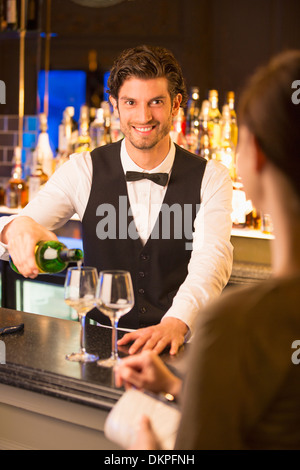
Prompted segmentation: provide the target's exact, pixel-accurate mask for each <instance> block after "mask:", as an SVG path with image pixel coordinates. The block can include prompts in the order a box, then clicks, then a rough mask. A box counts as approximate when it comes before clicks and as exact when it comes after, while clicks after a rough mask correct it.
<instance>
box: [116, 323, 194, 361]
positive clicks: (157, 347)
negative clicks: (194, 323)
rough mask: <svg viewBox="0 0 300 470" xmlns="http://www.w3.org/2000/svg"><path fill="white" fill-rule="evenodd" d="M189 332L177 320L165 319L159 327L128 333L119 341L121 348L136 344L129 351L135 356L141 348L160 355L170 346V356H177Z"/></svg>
mask: <svg viewBox="0 0 300 470" xmlns="http://www.w3.org/2000/svg"><path fill="white" fill-rule="evenodd" d="M187 332H188V327H187V325H186V324H185V323H184V322H182V321H181V320H178V319H177V318H173V317H167V318H164V319H163V320H162V321H161V322H160V323H159V324H158V325H154V326H149V327H147V328H140V329H138V330H136V331H133V332H131V333H127V334H126V335H124V336H123V338H122V339H120V340H119V341H118V344H119V345H120V346H123V345H124V344H128V343H130V342H132V341H134V343H133V344H132V345H131V347H130V349H129V354H135V353H136V352H137V351H139V350H140V349H141V348H142V350H143V351H145V350H153V351H154V352H155V353H157V354H160V353H161V352H162V351H163V350H164V349H165V348H166V347H167V346H170V354H171V355H174V354H177V352H178V350H179V348H180V346H181V345H182V344H183V343H184V337H185V335H186V333H187Z"/></svg>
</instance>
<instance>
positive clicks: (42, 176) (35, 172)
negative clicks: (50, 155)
mask: <svg viewBox="0 0 300 470" xmlns="http://www.w3.org/2000/svg"><path fill="white" fill-rule="evenodd" d="M48 179H49V178H48V176H47V175H46V173H45V172H44V171H43V160H42V154H41V153H40V152H39V151H38V149H36V150H35V151H34V152H33V161H32V170H31V174H30V175H29V177H28V200H29V201H32V199H33V198H34V197H35V196H36V195H37V193H38V192H39V191H40V189H42V187H43V186H44V185H45V184H46V183H47V181H48Z"/></svg>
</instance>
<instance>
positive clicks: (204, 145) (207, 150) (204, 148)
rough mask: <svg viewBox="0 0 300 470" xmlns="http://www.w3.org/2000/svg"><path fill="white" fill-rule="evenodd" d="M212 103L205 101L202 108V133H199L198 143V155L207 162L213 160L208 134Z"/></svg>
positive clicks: (200, 117)
mask: <svg viewBox="0 0 300 470" xmlns="http://www.w3.org/2000/svg"><path fill="white" fill-rule="evenodd" d="M209 109H210V103H209V101H208V100H204V101H203V103H202V107H201V112H200V116H199V121H200V132H199V141H198V150H197V152H196V153H197V154H198V155H200V156H201V157H203V158H206V160H210V159H211V146H210V138H209V133H208V115H209Z"/></svg>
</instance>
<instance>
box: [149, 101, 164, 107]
mask: <svg viewBox="0 0 300 470" xmlns="http://www.w3.org/2000/svg"><path fill="white" fill-rule="evenodd" d="M151 103H152V104H153V105H154V106H157V105H160V104H162V103H163V101H162V100H153V101H151Z"/></svg>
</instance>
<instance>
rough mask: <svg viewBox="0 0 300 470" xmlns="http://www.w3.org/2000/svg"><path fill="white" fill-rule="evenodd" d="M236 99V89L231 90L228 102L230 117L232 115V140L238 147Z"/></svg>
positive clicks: (228, 94)
mask: <svg viewBox="0 0 300 470" xmlns="http://www.w3.org/2000/svg"><path fill="white" fill-rule="evenodd" d="M234 100H235V94H234V91H229V92H228V93H227V103H226V104H228V106H229V109H230V117H231V140H232V143H233V145H234V146H235V148H236V147H237V143H238V125H237V117H236V112H235V107H234Z"/></svg>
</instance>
